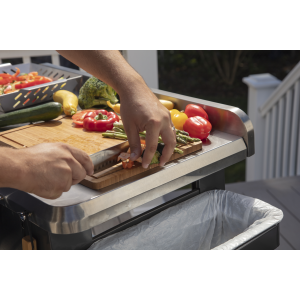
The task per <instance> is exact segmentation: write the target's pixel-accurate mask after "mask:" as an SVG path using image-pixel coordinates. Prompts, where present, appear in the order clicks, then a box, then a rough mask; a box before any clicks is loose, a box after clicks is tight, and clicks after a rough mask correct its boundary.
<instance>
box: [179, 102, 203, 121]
mask: <svg viewBox="0 0 300 300" xmlns="http://www.w3.org/2000/svg"><path fill="white" fill-rule="evenodd" d="M184 113H185V114H186V115H187V116H188V117H189V118H191V117H196V116H199V117H202V118H204V119H206V120H208V115H207V113H206V111H205V110H204V109H203V108H202V107H201V106H199V105H196V104H188V105H187V106H186V108H185V110H184Z"/></svg>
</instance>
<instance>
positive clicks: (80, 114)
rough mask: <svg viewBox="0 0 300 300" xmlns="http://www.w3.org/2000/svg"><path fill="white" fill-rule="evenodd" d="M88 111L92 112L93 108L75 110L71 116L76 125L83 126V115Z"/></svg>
mask: <svg viewBox="0 0 300 300" xmlns="http://www.w3.org/2000/svg"><path fill="white" fill-rule="evenodd" d="M88 112H93V110H90V109H87V110H82V111H79V112H77V113H76V114H75V115H73V116H72V120H73V122H74V123H75V124H76V125H78V126H83V120H84V117H85V116H86V114H87V113H88Z"/></svg>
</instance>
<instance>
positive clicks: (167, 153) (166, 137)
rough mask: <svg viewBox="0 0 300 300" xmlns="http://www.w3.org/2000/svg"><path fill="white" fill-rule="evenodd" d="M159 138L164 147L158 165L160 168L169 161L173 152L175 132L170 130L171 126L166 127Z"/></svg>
mask: <svg viewBox="0 0 300 300" xmlns="http://www.w3.org/2000/svg"><path fill="white" fill-rule="evenodd" d="M161 137H162V140H163V141H164V144H165V147H164V149H163V152H162V156H161V157H160V160H159V165H160V166H161V167H163V166H164V164H165V163H166V162H167V161H168V160H169V159H170V157H171V155H172V154H173V152H174V148H175V147H176V132H175V130H172V127H171V126H166V127H164V128H163V129H162V131H161Z"/></svg>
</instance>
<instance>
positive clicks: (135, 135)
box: [125, 123, 142, 161]
mask: <svg viewBox="0 0 300 300" xmlns="http://www.w3.org/2000/svg"><path fill="white" fill-rule="evenodd" d="M125 132H126V135H127V137H128V142H129V147H130V152H131V154H130V160H132V161H134V160H136V159H138V158H139V157H140V156H141V150H142V149H141V140H140V136H139V132H138V129H137V127H136V126H135V125H134V124H133V123H132V125H131V126H127V127H125Z"/></svg>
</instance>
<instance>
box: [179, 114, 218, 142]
mask: <svg viewBox="0 0 300 300" xmlns="http://www.w3.org/2000/svg"><path fill="white" fill-rule="evenodd" d="M211 128H212V126H211V124H210V122H209V121H208V120H206V119H204V118H202V117H199V116H196V117H191V118H189V119H188V120H187V121H186V122H185V123H184V125H183V129H184V130H185V131H187V132H188V133H189V134H190V136H191V137H193V138H199V139H201V140H205V139H206V138H207V137H208V136H209V133H210V131H211Z"/></svg>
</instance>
